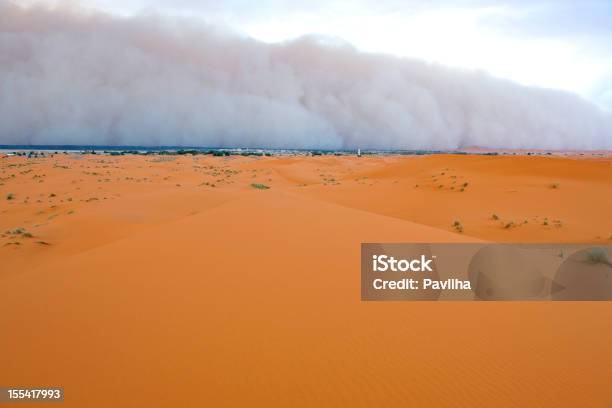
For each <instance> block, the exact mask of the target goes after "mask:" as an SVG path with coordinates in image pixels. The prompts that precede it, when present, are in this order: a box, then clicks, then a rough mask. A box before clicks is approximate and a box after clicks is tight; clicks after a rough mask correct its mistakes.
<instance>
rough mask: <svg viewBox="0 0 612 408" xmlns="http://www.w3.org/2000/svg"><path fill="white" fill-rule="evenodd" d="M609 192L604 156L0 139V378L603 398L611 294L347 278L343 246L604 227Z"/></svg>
mask: <svg viewBox="0 0 612 408" xmlns="http://www.w3.org/2000/svg"><path fill="white" fill-rule="evenodd" d="M253 184H256V185H263V186H266V187H269V188H267V189H266V188H255V187H253ZM263 186H260V187H263ZM611 208H612V159H611V158H610V157H609V156H603V157H591V156H583V157H579V156H576V157H534V156H521V155H517V156H483V155H431V156H414V157H402V156H372V157H361V158H357V157H344V156H321V157H283V156H281V157H241V156H230V157H212V156H131V155H127V156H108V155H64V154H59V155H54V156H53V157H47V158H31V159H28V158H25V157H2V158H0V231H4V233H3V235H2V237H0V308H1V310H2V312H3V313H2V315H3V318H2V322H1V324H2V331H1V333H2V335H1V336H0V349H1V350H2V353H0V367H1V368H0V384H3V385H9V386H21V387H23V386H63V387H64V389H65V395H66V396H65V402H64V404H63V406H67V407H68V406H69V407H85V406H87V407H120V406H121V407H123V406H126V407H128V406H130V407H134V406H149V407H154V406H166V407H180V406H213V407H222V406H241V407H242V406H347V407H359V406H384V407H394V406H395V407H406V406H438V407H440V406H441V407H444V406H448V407H480V406H483V407H492V406H495V407H504V406H508V407H516V406H529V407H538V406H543V407H552V406H554V407H560V406H568V407H575V406H582V407H604V406H611V405H610V404H612V391H610V389H611V388H610V378H612V347H611V342H610V339H612V324H610V322H611V321H612V304H611V303H610V302H540V303H538V302H491V303H485V302H381V303H377V302H362V301H360V293H359V248H360V247H359V245H360V243H361V242H476V241H496V242H576V243H583V242H588V243H591V242H592V243H610V242H612V217H610V209H611ZM455 221H458V222H459V224H457V223H455ZM457 225H460V226H461V227H460V228H458V227H457ZM45 406H46V405H45Z"/></svg>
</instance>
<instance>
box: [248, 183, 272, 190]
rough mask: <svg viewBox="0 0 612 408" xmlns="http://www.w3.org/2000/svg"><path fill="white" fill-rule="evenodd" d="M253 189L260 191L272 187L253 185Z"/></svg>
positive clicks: (259, 184)
mask: <svg viewBox="0 0 612 408" xmlns="http://www.w3.org/2000/svg"><path fill="white" fill-rule="evenodd" d="M251 187H253V188H256V189H259V190H267V189H269V188H270V187H268V186H266V185H265V184H261V183H253V184H251Z"/></svg>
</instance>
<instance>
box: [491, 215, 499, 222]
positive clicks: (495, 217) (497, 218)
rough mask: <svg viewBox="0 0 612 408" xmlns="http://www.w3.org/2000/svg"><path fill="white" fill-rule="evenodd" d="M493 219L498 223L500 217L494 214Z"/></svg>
mask: <svg viewBox="0 0 612 408" xmlns="http://www.w3.org/2000/svg"><path fill="white" fill-rule="evenodd" d="M491 219H493V220H496V221H497V220H499V216H498V215H497V214H493V215H492V216H491Z"/></svg>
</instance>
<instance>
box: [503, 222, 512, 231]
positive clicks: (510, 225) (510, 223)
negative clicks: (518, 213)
mask: <svg viewBox="0 0 612 408" xmlns="http://www.w3.org/2000/svg"><path fill="white" fill-rule="evenodd" d="M512 227H514V221H510V222H507V223H505V224H504V228H505V229H510V228H512Z"/></svg>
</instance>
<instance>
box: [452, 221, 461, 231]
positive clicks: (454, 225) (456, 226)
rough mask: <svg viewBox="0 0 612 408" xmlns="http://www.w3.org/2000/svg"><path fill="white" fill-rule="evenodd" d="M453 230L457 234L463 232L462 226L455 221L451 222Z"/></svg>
mask: <svg viewBox="0 0 612 408" xmlns="http://www.w3.org/2000/svg"><path fill="white" fill-rule="evenodd" d="M453 228H454V229H455V230H456V231H457V232H463V224H461V221H459V220H455V222H453Z"/></svg>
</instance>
